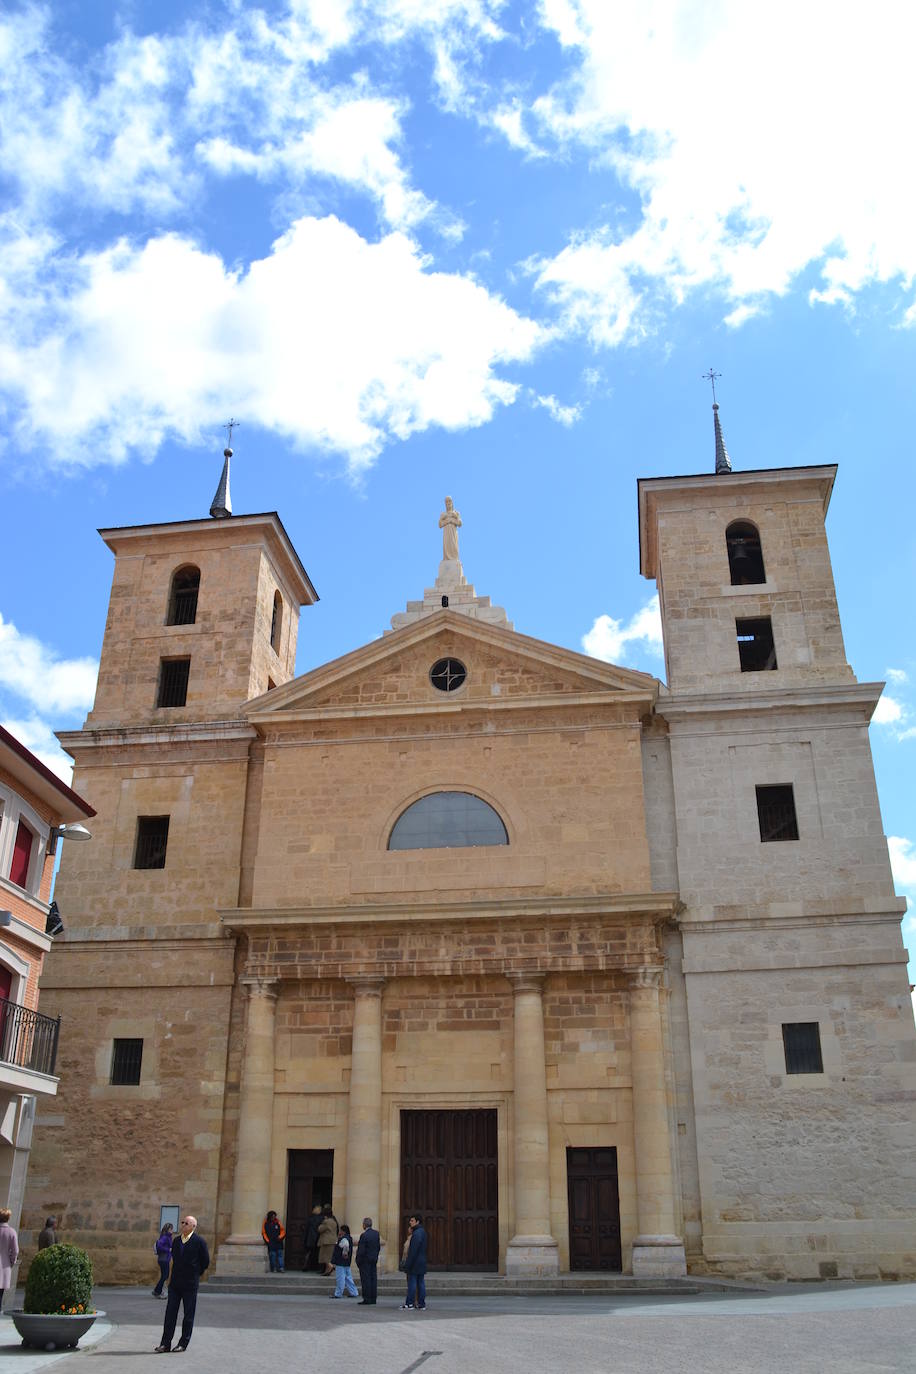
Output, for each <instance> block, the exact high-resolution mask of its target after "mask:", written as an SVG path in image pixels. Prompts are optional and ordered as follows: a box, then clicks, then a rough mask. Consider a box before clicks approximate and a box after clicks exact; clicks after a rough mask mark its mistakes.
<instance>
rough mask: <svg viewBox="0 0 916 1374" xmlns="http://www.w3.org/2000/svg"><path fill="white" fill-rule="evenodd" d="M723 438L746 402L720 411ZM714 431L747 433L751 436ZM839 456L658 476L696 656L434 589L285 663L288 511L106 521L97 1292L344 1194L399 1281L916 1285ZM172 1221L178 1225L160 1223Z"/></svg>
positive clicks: (664, 574) (901, 999) (76, 890)
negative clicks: (367, 631)
mask: <svg viewBox="0 0 916 1374" xmlns="http://www.w3.org/2000/svg"><path fill="white" fill-rule="evenodd" d="M716 425H717V436H718V417H717V418H716ZM723 451H724V446H723ZM835 471H836V470H835V468H833V467H807V468H782V469H772V470H766V471H758V472H744V473H737V472H731V471H729V470H723V471H721V472H719V473H717V474H715V475H699V476H687V477H671V478H651V479H647V480H644V481H641V482H640V483H639V510H638V518H639V529H640V550H641V554H640V557H641V570H642V572H643V574H644V575H645V576H646V577H647V578H650V579H652V580H654V581H655V582H656V583H657V585H658V589H659V595H660V605H661V612H662V622H663V630H664V639H665V657H666V683H665V684H663V683H662V682H660V681H659V680H657V679H655V678H653V677H651V676H648V675H646V674H643V673H639V672H634V671H632V670H628V669H625V668H621V667H614V666H609V665H607V664H604V663H601V662H598V661H596V660H594V659H591V658H587V657H585V656H583V655H581V654H577V653H573V652H571V651H569V650H567V649H562V648H558V647H556V646H554V645H550V644H547V643H543V642H541V641H539V640H537V639H533V638H530V637H528V636H526V635H523V634H520V633H518V632H517V631H516V630H515V629H514V628H513V627H512V625H511V624H510V622H509V621H508V619H507V617H506V614H505V612H504V611H502V610H501V609H500V608H499V607H495V606H492V605H491V604H490V602H489V599H488V598H486V597H480V596H477V595H476V593H475V591H474V588H473V587H471V586H469V585H468V584H467V582H466V581H465V578H464V573H463V569H462V566H461V563H460V559H459V556H458V526H459V525H460V516H459V515H458V513H457V511H455V510H454V506H453V505H452V503H451V502H450V501H449V502H447V504H446V510H445V512H444V514H443V516H442V518H441V519H440V528H442V530H443V553H444V555H445V557H444V558H443V561H442V563H441V564H440V566H439V572H438V577H437V579H436V581H435V585H434V586H432V587H430V588H429V589H428V590H427V591H426V593H425V594H424V597H423V599H422V600H418V601H415V602H408V604H407V608H406V610H405V611H404V612H402V613H400V614H399V615H396V616H395V617H394V620H393V622H392V629H391V630H390V631H389V632H388V633H386V634H385V635H384V636H383V637H382V638H380V639H378V640H375V641H373V642H372V643H370V644H368V645H366V646H365V647H363V648H361V649H358V650H357V651H355V652H354V653H351V654H348V655H346V656H344V657H343V658H340V659H337V660H335V661H334V662H332V663H329V664H326V665H325V666H323V667H320V668H317V669H315V670H313V671H311V672H308V673H306V674H304V675H302V676H300V677H295V676H294V663H295V651H296V635H297V629H298V618H299V608H300V607H301V606H306V607H307V606H309V605H311V604H312V603H313V602H314V601H315V600H316V599H317V597H316V593H315V590H314V588H313V586H312V583H311V582H310V580H309V577H308V575H307V573H306V572H305V569H304V568H303V566H302V564H301V563H300V561H299V558H298V556H297V554H296V552H295V550H294V549H293V547H292V545H291V543H290V540H289V538H288V536H287V534H286V532H285V530H284V528H283V525H282V523H281V522H280V520H279V517H278V516H277V515H276V514H274V513H268V514H264V515H249V516H231V515H229V514H228V513H227V511H226V510H225V509H224V508H223V506H222V505H221V506H220V510H219V512H218V514H219V518H216V519H211V520H197V521H185V522H178V523H173V524H164V525H154V526H137V527H131V528H126V529H114V530H103V531H102V532H101V533H102V537H103V538H104V539H105V541H106V543H107V544H108V546H109V547H110V549H111V550H112V553H113V554H114V580H113V586H112V594H111V602H110V608H109V614H108V621H107V625H106V631H105V639H104V645H103V651H102V659H101V667H100V673H99V683H98V692H97V696H96V701H95V705H94V707H93V710H92V712H91V714H90V716H89V718H88V719H87V721H86V724H85V726H84V728H83V729H82V730H80V731H75V732H71V733H68V734H66V735H63V736H62V739H63V742H64V745H65V747H66V748H67V749H68V750H69V751H70V752H71V753H72V754H73V756H74V759H75V775H74V785H75V786H76V787H77V788H78V790H79V791H80V793H81V794H82V795H84V796H85V797H86V798H88V799H89V800H90V801H91V804H92V806H93V807H94V808H95V810H96V812H97V817H96V820H95V822H94V825H93V834H94V841H93V844H92V845H84V846H80V847H79V848H78V849H77V848H76V847H74V850H73V852H69V851H68V852H67V853H66V854H65V856H64V860H63V864H62V868H61V873H60V877H59V882H58V889H57V896H58V899H59V902H60V906H61V909H62V912H63V913H64V917H65V923H66V931H65V933H64V935H63V936H60V937H58V939H57V940H56V941H55V944H54V949H53V951H52V953H51V955H50V956H49V958H48V960H47V962H46V966H45V975H44V978H43V989H42V1006H43V1008H47V1010H48V1012H49V1013H51V1014H54V1015H56V1014H58V1013H60V1015H61V1017H62V1022H61V1025H62V1031H61V1050H60V1053H61V1062H62V1068H61V1073H62V1081H61V1090H60V1093H59V1095H58V1098H57V1100H56V1101H55V1103H54V1104H53V1109H51V1110H49V1111H48V1112H43V1113H42V1116H41V1117H40V1118H39V1122H38V1128H37V1131H36V1142H35V1146H34V1148H33V1166H32V1178H31V1185H30V1196H29V1199H28V1202H29V1205H30V1210H29V1212H28V1214H27V1216H26V1218H25V1219H24V1221H25V1224H26V1225H28V1222H29V1220H30V1219H31V1221H32V1222H33V1224H34V1223H35V1222H37V1221H39V1219H40V1218H41V1217H42V1216H43V1215H44V1214H45V1213H46V1212H49V1211H51V1212H55V1213H58V1214H60V1215H62V1217H63V1227H64V1230H65V1231H66V1233H67V1238H69V1239H72V1240H75V1241H76V1242H78V1243H80V1244H84V1245H86V1246H87V1248H89V1249H90V1250H91V1252H92V1254H93V1258H94V1262H95V1266H96V1273H97V1276H98V1277H99V1278H101V1279H105V1278H113V1277H115V1276H118V1277H119V1278H121V1279H122V1280H123V1279H124V1278H127V1277H131V1276H134V1277H137V1278H142V1277H144V1276H147V1275H148V1271H149V1269H150V1264H149V1256H150V1244H151V1238H152V1236H153V1235H154V1234H155V1233H156V1232H157V1230H158V1224H159V1220H160V1209H161V1208H163V1207H168V1206H172V1205H174V1206H178V1207H180V1208H181V1209H182V1210H190V1211H192V1212H193V1213H194V1214H195V1215H196V1216H197V1217H198V1218H199V1219H200V1223H201V1226H202V1228H203V1229H204V1231H205V1233H206V1234H208V1236H209V1237H212V1239H213V1240H214V1241H215V1249H216V1267H217V1272H219V1273H227V1274H245V1273H256V1272H261V1271H263V1269H264V1268H265V1266H266V1260H265V1256H264V1248H263V1245H262V1243H261V1240H260V1227H261V1221H262V1218H263V1216H264V1214H265V1212H266V1211H267V1209H268V1207H273V1208H275V1209H277V1210H278V1211H279V1212H281V1215H285V1219H286V1225H287V1231H288V1242H287V1244H288V1255H287V1261H288V1265H290V1266H291V1267H295V1265H296V1264H297V1263H298V1262H300V1261H301V1258H302V1235H303V1231H304V1227H305V1222H306V1218H307V1216H308V1213H309V1211H310V1210H311V1207H312V1206H313V1205H314V1204H315V1203H318V1202H320V1203H324V1202H331V1203H332V1204H333V1207H334V1210H335V1213H336V1215H337V1217H338V1219H339V1220H346V1221H348V1222H349V1224H350V1226H351V1227H357V1228H358V1226H359V1224H360V1221H361V1219H362V1217H363V1216H367V1215H368V1216H371V1217H373V1218H374V1219H376V1222H377V1224H378V1226H379V1229H380V1231H381V1233H382V1236H383V1239H384V1241H385V1243H386V1244H385V1251H384V1259H383V1263H384V1265H385V1266H386V1267H387V1268H389V1269H394V1268H396V1267H397V1255H398V1251H399V1248H400V1244H401V1242H402V1240H403V1237H404V1230H405V1224H406V1219H407V1217H408V1216H409V1215H410V1214H411V1213H412V1212H422V1213H423V1215H424V1216H425V1217H426V1219H427V1224H428V1228H429V1230H430V1235H431V1257H432V1262H433V1264H434V1266H439V1267H443V1268H448V1269H458V1270H490V1271H493V1272H501V1273H505V1274H506V1275H508V1276H510V1277H512V1276H519V1275H550V1274H554V1273H557V1272H564V1271H568V1270H591V1271H599V1270H609V1271H615V1270H617V1271H623V1272H630V1273H633V1274H636V1275H671V1276H676V1275H679V1274H683V1273H685V1272H687V1271H690V1272H695V1273H707V1274H723V1275H756V1276H766V1275H769V1276H772V1277H783V1276H790V1277H794V1278H803V1279H811V1278H814V1279H816V1278H819V1277H833V1276H839V1277H853V1276H855V1277H881V1276H885V1277H887V1276H897V1275H903V1274H908V1275H913V1274H914V1273H916V1246H914V1241H913V1236H914V1229H913V1222H914V1214H916V1196H914V1187H913V1182H912V1179H913V1176H914V1171H913V1164H914V1149H916V1146H914V1133H913V1117H914V1100H916V1033H914V1025H913V1016H912V1011H911V1007H910V999H909V987H908V983H907V977H906V952H905V950H904V949H903V945H902V941H901V934H900V918H901V914H902V910H903V903H902V902H901V901H900V900H899V899H898V898H897V897H896V896H895V894H894V888H893V882H892V878H891V872H890V866H889V862H888V855H887V846H886V842H885V839H884V835H883V832H882V824H881V817H880V811H879V805H878V798H877V792H876V788H875V780H874V773H873V768H872V761H871V754H870V749H869V744H868V733H867V729H868V721H869V718H870V715H871V712H872V710H873V709H874V706H875V704H876V702H877V699H878V696H879V695H880V691H881V684H874V683H859V682H858V681H857V680H856V678H855V676H854V674H853V671H852V669H851V668H850V666H849V665H848V664H847V662H846V657H845V650H844V646H843V638H842V631H841V628H840V621H839V615H838V611H837V605H836V597H835V591H834V584H833V576H832V572H831V567H830V558H829V552H828V547H827V539H826V532H825V516H826V512H827V506H828V503H829V499H830V493H831V490H832V486H833V481H834V477H835ZM162 1215H165V1214H164V1213H163V1214H162Z"/></svg>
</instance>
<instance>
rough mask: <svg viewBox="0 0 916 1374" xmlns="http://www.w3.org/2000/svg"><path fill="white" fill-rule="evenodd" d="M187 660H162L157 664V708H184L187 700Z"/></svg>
mask: <svg viewBox="0 0 916 1374" xmlns="http://www.w3.org/2000/svg"><path fill="white" fill-rule="evenodd" d="M190 671H191V660H190V659H189V658H163V659H161V660H160V662H159V692H158V695H157V697H156V705H157V706H184V705H185V704H186V702H187V700H188V676H189V674H190Z"/></svg>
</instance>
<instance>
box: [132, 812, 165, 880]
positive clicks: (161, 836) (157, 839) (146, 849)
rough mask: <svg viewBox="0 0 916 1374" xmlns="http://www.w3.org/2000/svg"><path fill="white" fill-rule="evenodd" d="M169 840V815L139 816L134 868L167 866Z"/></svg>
mask: <svg viewBox="0 0 916 1374" xmlns="http://www.w3.org/2000/svg"><path fill="white" fill-rule="evenodd" d="M168 842H169V818H168V816H138V817H137V842H136V846H135V848H134V868H165V852H166V849H167V848H168Z"/></svg>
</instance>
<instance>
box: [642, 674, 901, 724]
mask: <svg viewBox="0 0 916 1374" xmlns="http://www.w3.org/2000/svg"><path fill="white" fill-rule="evenodd" d="M883 690H884V683H883V682H850V683H836V684H830V683H817V684H814V683H812V685H811V686H810V687H779V688H773V689H771V690H761V691H757V692H742V693H740V694H739V693H737V692H732V693H725V692H698V693H686V692H684V693H677V692H672V693H670V694H667V693H665V694H660V695H659V699H658V702H657V704H656V708H655V714H656V715H658V716H663V717H664V718H665V719H666V720H669V721H670V720H678V719H681V720H683V719H685V718H687V717H696V716H723V715H733V714H736V713H740V714H742V715H748V714H749V713H751V712H754V711H756V712H771V711H786V710H789V711H814V710H825V709H826V710H834V711H836V710H842V709H844V708H845V709H848V708H850V707H858V708H860V709H861V710H862V711H864V712H865V719H866V721H868V720H870V719H871V715H872V712H873V711H874V709H875V706H876V705H877V703H878V698H879V697H880V695H881V693H882V692H883Z"/></svg>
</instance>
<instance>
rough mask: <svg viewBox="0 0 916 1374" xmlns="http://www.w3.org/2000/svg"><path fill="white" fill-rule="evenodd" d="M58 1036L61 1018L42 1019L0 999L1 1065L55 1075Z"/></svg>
mask: <svg viewBox="0 0 916 1374" xmlns="http://www.w3.org/2000/svg"><path fill="white" fill-rule="evenodd" d="M59 1034H60V1017H59V1016H57V1017H54V1016H42V1014H41V1012H39V1011H32V1010H31V1009H30V1008H29V1007H23V1006H21V1005H20V1003H18V1002H8V1001H7V1000H6V998H5V997H0V1064H15V1065H16V1067H17V1068H20V1069H34V1071H35V1072H36V1073H46V1074H50V1075H53V1073H54V1066H55V1064H56V1063H57V1038H58V1036H59Z"/></svg>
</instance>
